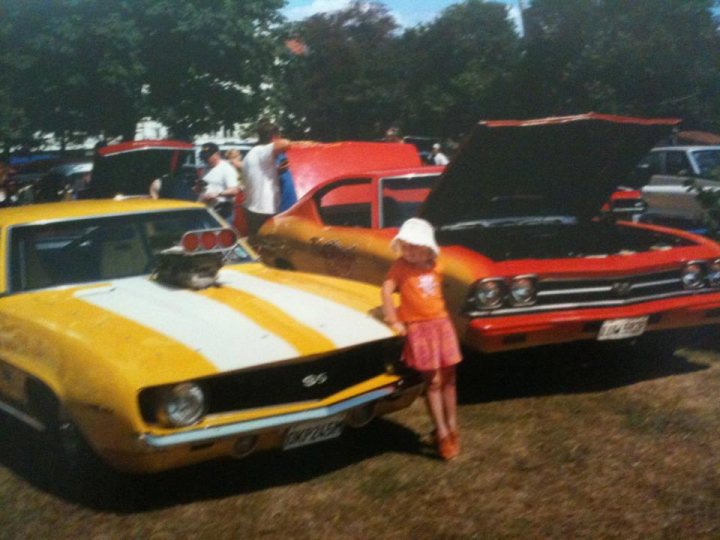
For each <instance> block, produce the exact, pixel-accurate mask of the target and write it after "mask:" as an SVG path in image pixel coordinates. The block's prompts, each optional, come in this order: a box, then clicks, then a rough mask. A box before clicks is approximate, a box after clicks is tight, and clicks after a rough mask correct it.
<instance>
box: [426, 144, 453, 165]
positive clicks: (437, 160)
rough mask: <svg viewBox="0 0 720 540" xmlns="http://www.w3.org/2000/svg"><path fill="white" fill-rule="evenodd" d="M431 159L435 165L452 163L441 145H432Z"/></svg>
mask: <svg viewBox="0 0 720 540" xmlns="http://www.w3.org/2000/svg"><path fill="white" fill-rule="evenodd" d="M430 159H431V160H432V162H433V165H447V164H448V163H450V160H449V159H448V157H447V156H446V155H445V154H443V152H442V150H441V148H440V143H435V144H433V145H432V152H431V153H430Z"/></svg>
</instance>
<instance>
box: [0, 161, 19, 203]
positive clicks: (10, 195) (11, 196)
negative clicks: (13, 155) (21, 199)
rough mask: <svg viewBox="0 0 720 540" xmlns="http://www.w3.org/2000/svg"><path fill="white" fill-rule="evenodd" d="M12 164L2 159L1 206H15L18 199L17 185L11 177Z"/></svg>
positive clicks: (0, 178)
mask: <svg viewBox="0 0 720 540" xmlns="http://www.w3.org/2000/svg"><path fill="white" fill-rule="evenodd" d="M10 172H11V169H10V166H9V165H8V164H7V163H5V162H3V161H0V208H4V207H6V206H15V205H16V204H17V201H18V197H17V186H16V185H15V182H14V180H13V179H12V178H10Z"/></svg>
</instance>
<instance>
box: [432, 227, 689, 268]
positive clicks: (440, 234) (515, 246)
mask: <svg viewBox="0 0 720 540" xmlns="http://www.w3.org/2000/svg"><path fill="white" fill-rule="evenodd" d="M436 235H437V240H438V243H439V244H440V245H441V246H452V245H460V246H463V247H466V248H468V249H471V250H473V251H477V252H479V253H481V254H482V255H484V256H486V257H488V258H490V259H492V260H494V261H507V260H515V259H567V258H581V257H603V256H608V255H617V254H632V253H642V252H648V251H662V250H667V249H671V248H675V247H681V246H689V245H692V242H691V241H689V240H686V239H684V238H681V237H677V236H673V235H668V234H663V233H659V232H655V231H649V230H646V229H638V228H635V227H627V226H622V225H618V224H615V223H612V222H596V221H591V222H580V223H576V224H541V225H532V226H528V225H515V226H513V225H503V226H495V227H482V226H475V227H466V228H461V229H454V230H453V229H449V230H448V229H439V230H438V231H437V233H436Z"/></svg>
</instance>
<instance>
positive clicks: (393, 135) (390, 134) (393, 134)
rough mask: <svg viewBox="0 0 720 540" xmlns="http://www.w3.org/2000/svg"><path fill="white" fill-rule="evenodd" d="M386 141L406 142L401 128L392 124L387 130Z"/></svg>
mask: <svg viewBox="0 0 720 540" xmlns="http://www.w3.org/2000/svg"><path fill="white" fill-rule="evenodd" d="M385 142H404V141H403V138H402V133H401V132H400V128H399V127H397V126H390V127H389V128H388V129H387V131H386V132H385Z"/></svg>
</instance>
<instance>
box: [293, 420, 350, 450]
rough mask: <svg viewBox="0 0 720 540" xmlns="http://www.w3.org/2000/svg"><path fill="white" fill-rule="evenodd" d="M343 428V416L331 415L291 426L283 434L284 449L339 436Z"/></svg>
mask: <svg viewBox="0 0 720 540" xmlns="http://www.w3.org/2000/svg"><path fill="white" fill-rule="evenodd" d="M342 430H343V417H342V416H333V417H332V418H323V419H322V420H317V421H315V422H307V423H305V424H298V425H297V426H293V427H291V428H290V429H289V430H288V432H287V434H286V435H285V442H284V444H283V449H284V450H290V449H291V448H297V447H299V446H305V445H308V444H315V443H316V442H320V441H327V440H329V439H335V438H336V437H339V436H340V434H341V433H342Z"/></svg>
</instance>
